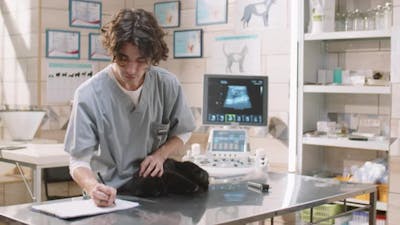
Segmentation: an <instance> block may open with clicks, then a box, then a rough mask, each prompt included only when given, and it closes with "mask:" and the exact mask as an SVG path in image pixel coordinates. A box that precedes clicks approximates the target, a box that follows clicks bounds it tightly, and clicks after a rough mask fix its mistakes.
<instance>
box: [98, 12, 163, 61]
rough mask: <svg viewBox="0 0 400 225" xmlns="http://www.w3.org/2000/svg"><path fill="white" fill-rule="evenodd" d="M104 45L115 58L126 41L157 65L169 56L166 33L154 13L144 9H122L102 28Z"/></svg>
mask: <svg viewBox="0 0 400 225" xmlns="http://www.w3.org/2000/svg"><path fill="white" fill-rule="evenodd" d="M101 34H102V43H103V46H104V47H105V48H106V49H107V50H108V52H109V53H110V54H111V55H112V56H113V59H115V58H116V57H117V56H118V54H119V51H120V50H121V48H122V46H123V45H124V44H125V43H131V44H133V45H135V46H137V47H138V48H139V51H140V54H141V56H142V57H145V58H146V59H147V60H149V61H150V63H151V64H153V65H157V64H158V63H159V62H160V61H161V60H166V59H167V58H168V51H169V50H168V46H167V44H166V43H165V41H164V36H165V35H166V33H165V32H164V31H163V30H162V28H161V27H160V26H159V25H158V23H157V20H156V18H155V17H154V16H153V14H152V13H150V12H147V11H145V10H143V9H121V10H119V11H118V12H117V13H116V14H115V15H114V17H113V19H112V20H111V21H110V22H108V23H107V24H105V25H104V26H103V27H102V28H101Z"/></svg>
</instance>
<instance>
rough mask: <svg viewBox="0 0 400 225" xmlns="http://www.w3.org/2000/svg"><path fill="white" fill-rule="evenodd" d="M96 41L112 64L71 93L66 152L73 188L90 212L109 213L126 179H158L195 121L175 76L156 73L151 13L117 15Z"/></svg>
mask: <svg viewBox="0 0 400 225" xmlns="http://www.w3.org/2000/svg"><path fill="white" fill-rule="evenodd" d="M101 33H102V42H103V45H104V47H105V48H106V49H107V50H108V51H109V53H110V55H111V56H112V63H111V64H110V65H109V66H107V67H106V68H105V69H103V70H102V71H100V72H98V73H97V74H96V75H95V76H93V77H92V78H91V79H89V80H87V81H86V82H85V83H83V84H82V85H81V86H80V87H79V88H78V89H77V90H76V92H75V96H74V102H73V109H72V113H71V118H70V122H69V125H68V129H67V133H66V136H65V151H67V152H68V153H69V154H70V173H71V175H72V177H73V178H74V180H75V181H76V182H77V183H78V184H79V185H80V187H82V188H83V189H84V190H85V191H86V192H87V193H88V194H89V195H90V197H91V198H92V199H93V201H94V202H95V204H96V205H98V206H110V205H112V204H113V202H114V201H115V198H116V193H117V191H119V190H120V188H123V185H124V184H125V183H127V182H129V181H130V180H131V179H132V174H134V173H137V172H138V173H139V176H141V177H161V176H162V174H163V172H164V171H163V164H164V162H165V160H166V159H167V158H168V156H170V155H171V154H172V153H173V152H175V151H177V150H178V149H181V148H182V147H183V145H184V143H185V142H186V141H187V140H188V139H189V137H190V135H191V131H192V130H193V129H194V120H193V116H192V114H191V111H190V108H189V106H188V105H187V103H186V101H185V98H184V96H183V94H182V87H181V85H180V83H179V81H178V80H177V78H176V77H175V75H173V74H171V73H170V72H168V71H167V70H165V69H162V68H160V67H157V66H156V65H158V63H159V62H160V60H166V59H167V56H168V47H167V44H166V43H165V41H164V36H165V33H164V32H163V30H162V29H161V28H160V27H159V25H158V24H157V21H156V19H155V18H154V16H153V15H152V14H151V13H149V12H147V11H145V10H142V9H136V10H132V9H122V10H120V11H119V12H118V13H117V14H116V15H115V16H114V17H113V19H112V20H111V21H110V22H109V23H107V24H105V25H104V26H103V28H102V29H101ZM96 173H99V174H101V177H103V179H104V181H105V184H102V183H101V182H99V181H98V180H97V179H96Z"/></svg>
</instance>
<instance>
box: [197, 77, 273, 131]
mask: <svg viewBox="0 0 400 225" xmlns="http://www.w3.org/2000/svg"><path fill="white" fill-rule="evenodd" d="M267 88H268V78H267V77H261V76H234V75H206V76H205V80H204V97H203V101H204V102H203V110H204V112H203V123H205V124H225V125H229V124H233V123H239V124H244V125H254V126H265V125H266V124H267V121H266V120H267V112H268V105H267V103H268V102H267V101H268V90H267Z"/></svg>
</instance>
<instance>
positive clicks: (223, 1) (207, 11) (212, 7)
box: [196, 0, 228, 25]
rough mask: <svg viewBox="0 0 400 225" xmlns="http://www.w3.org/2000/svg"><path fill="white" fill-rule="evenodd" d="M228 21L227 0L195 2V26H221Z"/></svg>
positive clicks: (200, 0) (198, 0) (199, 0)
mask: <svg viewBox="0 0 400 225" xmlns="http://www.w3.org/2000/svg"><path fill="white" fill-rule="evenodd" d="M227 21H228V0H197V1H196V25H208V24H221V23H227Z"/></svg>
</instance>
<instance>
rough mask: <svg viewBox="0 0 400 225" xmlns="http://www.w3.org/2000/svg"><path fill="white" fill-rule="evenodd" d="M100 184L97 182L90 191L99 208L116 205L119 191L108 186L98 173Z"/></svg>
mask: <svg viewBox="0 0 400 225" xmlns="http://www.w3.org/2000/svg"><path fill="white" fill-rule="evenodd" d="M97 175H98V178H99V180H100V183H99V182H97V183H96V184H94V185H93V187H92V188H91V189H90V191H89V195H90V197H91V198H92V200H93V201H94V203H95V204H96V205H97V206H100V207H107V206H111V205H113V204H114V203H115V199H116V196H117V190H116V189H115V188H113V187H110V186H107V185H106V184H105V183H104V180H103V178H102V177H101V175H100V174H99V173H98V174H97Z"/></svg>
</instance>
